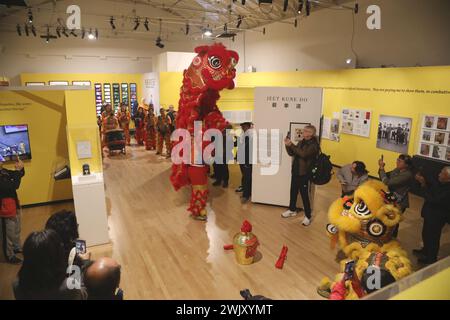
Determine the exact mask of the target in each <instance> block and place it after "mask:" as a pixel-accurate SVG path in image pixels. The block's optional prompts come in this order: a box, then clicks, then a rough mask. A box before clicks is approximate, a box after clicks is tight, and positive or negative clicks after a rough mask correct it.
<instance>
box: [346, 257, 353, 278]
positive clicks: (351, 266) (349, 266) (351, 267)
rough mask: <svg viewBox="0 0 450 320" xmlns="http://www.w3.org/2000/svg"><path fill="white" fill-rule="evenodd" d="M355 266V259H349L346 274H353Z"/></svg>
mask: <svg viewBox="0 0 450 320" xmlns="http://www.w3.org/2000/svg"><path fill="white" fill-rule="evenodd" d="M354 267H355V261H354V260H352V261H349V262H347V263H346V264H345V274H346V275H349V276H351V275H352V274H353V268H354Z"/></svg>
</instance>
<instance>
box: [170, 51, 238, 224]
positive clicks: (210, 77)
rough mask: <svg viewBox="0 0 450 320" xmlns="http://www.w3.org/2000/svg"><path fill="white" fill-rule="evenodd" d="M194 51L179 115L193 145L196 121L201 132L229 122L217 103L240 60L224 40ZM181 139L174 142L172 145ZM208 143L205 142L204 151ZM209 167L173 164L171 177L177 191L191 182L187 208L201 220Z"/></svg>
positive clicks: (221, 127)
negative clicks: (194, 54)
mask: <svg viewBox="0 0 450 320" xmlns="http://www.w3.org/2000/svg"><path fill="white" fill-rule="evenodd" d="M195 53H197V56H196V57H195V58H194V59H193V60H192V63H191V65H190V66H189V68H188V69H186V70H184V73H183V85H182V87H181V90H180V101H179V107H178V113H177V118H176V123H177V129H181V128H182V129H187V130H188V131H189V133H190V135H191V145H193V144H194V122H195V121H201V122H202V128H201V130H202V132H201V134H202V135H203V133H204V132H205V131H206V130H208V129H218V130H219V131H220V132H222V131H223V130H224V129H225V127H226V126H227V125H228V122H227V121H226V120H225V118H224V117H223V116H222V113H221V112H220V110H219V108H217V105H216V102H217V100H218V99H219V98H220V95H219V91H220V90H222V89H225V88H227V89H233V88H234V82H233V79H234V77H235V76H236V69H235V66H236V64H237V62H238V60H239V56H238V54H237V53H236V52H234V51H230V50H227V49H226V48H225V46H223V45H222V44H221V43H216V44H213V45H211V46H200V47H197V48H195ZM180 142H181V141H176V142H174V145H173V146H174V147H175V146H176V145H177V144H178V143H180ZM209 143H210V142H206V143H203V145H202V152H203V150H204V148H205V147H206V146H207V144H209ZM191 150H193V147H191ZM191 159H192V155H191ZM192 163H193V162H192ZM207 169H208V168H207V166H205V165H204V164H199V165H196V164H185V163H182V164H173V165H172V174H171V176H170V181H171V182H172V185H173V186H174V188H175V190H178V189H180V188H181V187H183V186H185V185H189V184H190V185H192V193H191V201H190V206H189V208H188V211H190V212H191V216H192V217H193V218H194V219H198V220H206V216H207V212H206V209H205V206H206V201H207V199H208V187H207V182H208V181H207Z"/></svg>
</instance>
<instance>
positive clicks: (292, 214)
mask: <svg viewBox="0 0 450 320" xmlns="http://www.w3.org/2000/svg"><path fill="white" fill-rule="evenodd" d="M297 214H298V213H297V212H295V211H291V210H287V211H285V212H283V213H282V214H281V216H282V217H283V218H290V217H295V216H296V215H297Z"/></svg>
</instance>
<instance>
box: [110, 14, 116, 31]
mask: <svg viewBox="0 0 450 320" xmlns="http://www.w3.org/2000/svg"><path fill="white" fill-rule="evenodd" d="M109 24H110V25H111V28H112V29H113V30H115V29H116V25H115V24H114V17H113V16H111V18H110V19H109Z"/></svg>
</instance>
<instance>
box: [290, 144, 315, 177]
mask: <svg viewBox="0 0 450 320" xmlns="http://www.w3.org/2000/svg"><path fill="white" fill-rule="evenodd" d="M286 151H287V153H288V155H290V156H291V157H294V160H293V161H292V174H293V175H299V176H304V175H307V174H309V170H310V169H311V167H312V165H313V163H314V160H315V159H316V158H317V155H318V154H319V151H320V146H319V143H318V142H317V140H316V138H312V139H311V140H302V141H300V142H299V143H298V144H297V145H294V144H292V145H290V146H286Z"/></svg>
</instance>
